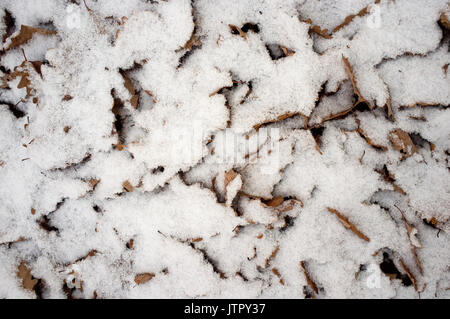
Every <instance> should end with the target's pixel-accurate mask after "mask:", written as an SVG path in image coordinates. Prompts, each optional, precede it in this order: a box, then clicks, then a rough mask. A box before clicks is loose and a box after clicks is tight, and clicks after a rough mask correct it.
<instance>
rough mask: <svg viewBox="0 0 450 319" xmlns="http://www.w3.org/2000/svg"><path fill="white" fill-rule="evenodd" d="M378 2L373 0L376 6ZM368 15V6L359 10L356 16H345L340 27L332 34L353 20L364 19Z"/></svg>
mask: <svg viewBox="0 0 450 319" xmlns="http://www.w3.org/2000/svg"><path fill="white" fill-rule="evenodd" d="M379 2H380V0H375V4H377V3H379ZM369 13H370V11H369V6H367V7H365V8H363V9H361V10H360V11H359V12H358V13H357V14H351V15H349V16H347V17H346V18H345V20H344V22H342V23H341V24H340V25H338V26H337V27H336V28H334V30H333V33H335V32H338V31H339V30H341V29H342V28H344V27H345V26H347V25H349V24H350V23H351V22H352V21H353V19H354V18H356V17H364V16H365V15H368V14H369Z"/></svg>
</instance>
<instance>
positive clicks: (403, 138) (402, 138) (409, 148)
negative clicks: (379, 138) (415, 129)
mask: <svg viewBox="0 0 450 319" xmlns="http://www.w3.org/2000/svg"><path fill="white" fill-rule="evenodd" d="M389 140H390V141H391V143H392V146H393V147H394V148H395V149H396V150H397V151H399V152H401V153H403V154H404V155H405V156H406V157H408V156H411V155H413V154H414V153H416V152H417V147H416V145H414V143H413V141H412V139H411V137H410V136H409V134H408V133H406V132H405V131H403V130H402V129H399V128H398V129H395V130H393V131H391V132H390V133H389Z"/></svg>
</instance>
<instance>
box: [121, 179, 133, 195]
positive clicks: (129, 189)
mask: <svg viewBox="0 0 450 319" xmlns="http://www.w3.org/2000/svg"><path fill="white" fill-rule="evenodd" d="M122 186H123V188H124V189H125V190H126V191H127V192H129V193H131V192H132V191H133V190H134V187H133V185H131V183H130V182H129V181H125V182H123V184H122Z"/></svg>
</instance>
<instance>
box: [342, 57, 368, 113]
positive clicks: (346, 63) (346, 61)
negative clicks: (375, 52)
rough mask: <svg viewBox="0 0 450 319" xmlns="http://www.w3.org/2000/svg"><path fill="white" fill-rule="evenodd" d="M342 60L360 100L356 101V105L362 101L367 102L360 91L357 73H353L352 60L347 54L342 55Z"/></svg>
mask: <svg viewBox="0 0 450 319" xmlns="http://www.w3.org/2000/svg"><path fill="white" fill-rule="evenodd" d="M342 60H343V61H344V65H345V70H346V71H347V74H348V76H349V77H350V80H351V81H352V86H353V92H354V93H355V94H356V96H357V97H358V101H356V103H355V104H354V105H355V106H356V105H358V104H360V103H367V101H366V100H365V99H364V98H363V97H362V95H361V93H360V92H359V89H358V85H357V83H356V78H355V74H354V73H353V70H352V67H351V65H350V62H349V61H348V59H347V58H346V57H345V56H342Z"/></svg>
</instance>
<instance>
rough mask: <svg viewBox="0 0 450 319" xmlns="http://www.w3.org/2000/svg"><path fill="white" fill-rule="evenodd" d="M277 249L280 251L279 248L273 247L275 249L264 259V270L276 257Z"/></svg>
mask: <svg viewBox="0 0 450 319" xmlns="http://www.w3.org/2000/svg"><path fill="white" fill-rule="evenodd" d="M279 249H280V247H279V246H277V247H275V249H274V250H273V251H272V253H271V254H270V256H269V257H268V258H267V259H266V262H265V267H266V268H267V267H268V266H269V265H270V262H271V261H272V260H273V259H274V258H275V257H276V256H277V254H278V250H279Z"/></svg>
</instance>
